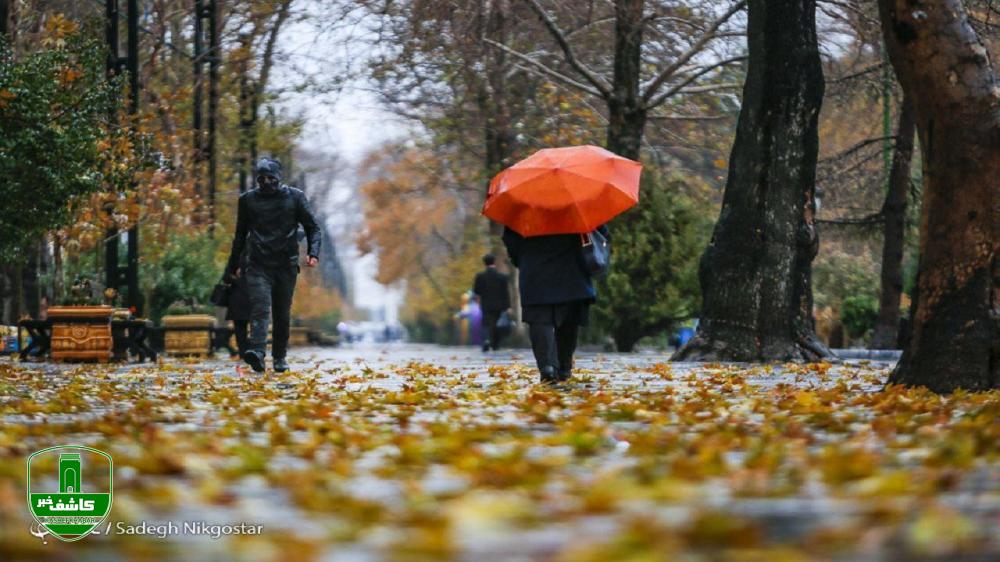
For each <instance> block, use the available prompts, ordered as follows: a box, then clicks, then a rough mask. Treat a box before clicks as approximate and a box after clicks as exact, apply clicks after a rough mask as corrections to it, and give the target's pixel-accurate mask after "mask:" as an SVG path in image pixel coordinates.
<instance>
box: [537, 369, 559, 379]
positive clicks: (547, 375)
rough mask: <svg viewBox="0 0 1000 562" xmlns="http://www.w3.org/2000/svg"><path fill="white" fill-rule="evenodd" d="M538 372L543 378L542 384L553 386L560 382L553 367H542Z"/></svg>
mask: <svg viewBox="0 0 1000 562" xmlns="http://www.w3.org/2000/svg"><path fill="white" fill-rule="evenodd" d="M538 372H539V374H540V375H541V377H542V384H552V383H554V382H559V379H558V378H556V368H555V367H553V366H551V365H548V366H546V367H542V368H541V369H539V370H538Z"/></svg>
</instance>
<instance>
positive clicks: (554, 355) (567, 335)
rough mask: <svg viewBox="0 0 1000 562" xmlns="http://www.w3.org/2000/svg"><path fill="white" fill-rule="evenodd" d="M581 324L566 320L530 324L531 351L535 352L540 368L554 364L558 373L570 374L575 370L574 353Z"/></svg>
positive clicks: (536, 361)
mask: <svg viewBox="0 0 1000 562" xmlns="http://www.w3.org/2000/svg"><path fill="white" fill-rule="evenodd" d="M579 331H580V326H579V325H578V324H575V323H570V322H564V323H563V324H561V325H559V326H556V325H555V324H547V323H546V324H540V323H533V324H529V327H528V335H529V337H530V338H531V351H532V352H534V354H535V363H537V364H538V370H542V369H544V368H545V367H546V366H552V367H554V368H555V370H556V372H557V373H560V374H569V373H570V371H572V370H573V353H574V352H576V337H577V334H578V333H579Z"/></svg>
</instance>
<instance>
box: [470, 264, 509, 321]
mask: <svg viewBox="0 0 1000 562" xmlns="http://www.w3.org/2000/svg"><path fill="white" fill-rule="evenodd" d="M509 283H510V281H509V280H508V279H507V276H506V275H504V274H503V273H500V272H499V271H497V270H496V268H495V267H487V268H486V269H485V270H483V271H480V272H479V273H477V274H476V281H475V283H473V285H472V292H473V293H475V294H476V295H478V296H479V308H481V309H483V311H484V312H495V311H500V310H507V309H508V308H510V291H509V289H508V285H509Z"/></svg>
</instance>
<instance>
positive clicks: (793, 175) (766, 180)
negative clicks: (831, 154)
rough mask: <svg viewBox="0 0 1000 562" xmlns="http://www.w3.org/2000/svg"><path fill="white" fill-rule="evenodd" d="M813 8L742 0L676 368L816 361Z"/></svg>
mask: <svg viewBox="0 0 1000 562" xmlns="http://www.w3.org/2000/svg"><path fill="white" fill-rule="evenodd" d="M815 12H816V4H815V0H751V1H750V2H749V50H750V57H749V64H748V69H747V79H746V83H745V85H744V88H743V106H742V108H741V109H740V118H739V123H738V125H737V130H736V141H735V143H734V144H733V151H732V155H731V157H730V162H731V165H730V168H729V177H728V179H727V182H726V191H725V195H724V197H723V203H722V212H721V214H720V216H719V221H718V222H717V223H716V226H715V231H714V233H713V236H712V241H711V242H710V243H709V245H708V248H707V249H706V250H705V253H704V255H703V256H702V260H701V266H700V271H699V277H700V282H701V287H702V295H703V305H702V315H701V323H700V324H699V326H698V334H697V335H696V336H695V337H694V338H693V339H692V340H691V341H690V342H688V343H687V345H685V346H684V347H683V348H681V349H680V350H679V351H678V352H677V353H676V354H675V355H674V359H675V360H729V361H771V360H780V361H787V360H817V359H821V358H824V357H829V356H830V355H831V354H830V351H829V350H828V349H827V348H826V346H824V345H823V344H822V343H820V342H819V340H818V339H817V337H816V335H815V328H814V321H813V315H812V286H811V276H812V260H813V257H815V255H816V252H817V250H818V247H819V237H818V234H817V232H816V225H815V221H814V218H815V216H814V215H815V199H814V189H815V176H816V156H817V152H818V134H817V119H818V116H819V111H820V106H821V104H822V102H823V89H824V83H823V70H822V67H821V65H820V57H819V48H818V45H817V42H816V14H815Z"/></svg>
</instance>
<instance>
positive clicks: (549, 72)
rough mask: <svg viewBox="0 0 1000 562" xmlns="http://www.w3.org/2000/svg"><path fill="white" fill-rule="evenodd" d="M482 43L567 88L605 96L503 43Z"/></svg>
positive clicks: (488, 40) (489, 40)
mask: <svg viewBox="0 0 1000 562" xmlns="http://www.w3.org/2000/svg"><path fill="white" fill-rule="evenodd" d="M483 41H485V42H486V43H489V44H490V45H493V46H494V47H496V48H498V49H501V50H503V51H504V52H506V53H508V54H510V55H512V56H513V57H515V58H517V59H518V60H521V61H523V62H526V63H528V64H530V65H531V66H533V67H535V68H537V69H539V70H541V71H542V73H543V74H545V75H547V76H549V77H551V78H555V79H556V80H559V81H560V82H562V83H563V84H566V85H567V86H572V87H574V88H576V89H578V90H581V91H583V92H586V93H588V94H590V95H592V96H597V97H599V98H600V97H605V94H603V93H601V92H599V91H597V90H595V89H594V88H591V87H590V86H588V85H586V84H584V83H582V82H578V81H576V80H573V79H572V78H570V77H569V76H566V75H564V74H562V73H561V72H556V71H555V70H552V69H551V68H549V67H547V66H545V65H544V64H542V63H541V62H539V61H537V60H535V59H533V58H531V57H529V56H528V55H525V54H524V53H521V52H519V51H515V50H514V49H511V48H510V47H508V46H507V45H504V44H503V43H497V42H496V41H494V40H492V39H483Z"/></svg>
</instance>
